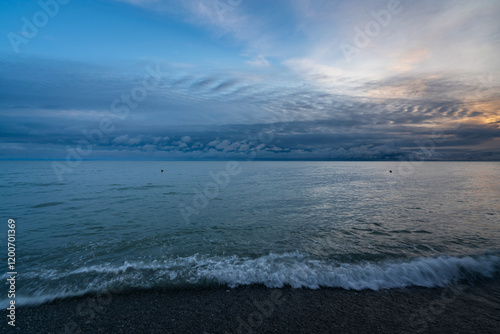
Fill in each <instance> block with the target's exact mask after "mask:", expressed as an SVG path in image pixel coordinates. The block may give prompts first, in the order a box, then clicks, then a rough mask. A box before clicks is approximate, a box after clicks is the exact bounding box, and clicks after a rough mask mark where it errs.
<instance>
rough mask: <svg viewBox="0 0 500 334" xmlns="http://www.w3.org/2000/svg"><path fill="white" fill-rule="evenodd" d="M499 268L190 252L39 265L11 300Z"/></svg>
mask: <svg viewBox="0 0 500 334" xmlns="http://www.w3.org/2000/svg"><path fill="white" fill-rule="evenodd" d="M499 273H500V257H499V256H496V255H483V256H466V257H451V256H440V257H435V258H416V259H413V260H408V261H383V262H364V263H357V264H353V263H338V262H335V261H326V260H315V259H312V258H310V257H308V256H307V255H305V254H301V253H299V252H293V253H285V254H273V253H272V254H269V255H266V256H262V257H259V258H256V259H249V258H241V257H237V256H232V257H204V256H199V255H194V256H190V257H184V258H176V259H165V260H161V261H160V260H155V261H150V262H146V261H137V262H132V261H130V262H129V261H126V262H124V263H123V264H121V265H111V264H102V265H93V266H88V267H81V268H78V269H74V270H68V271H61V272H58V271H54V270H47V271H43V270H39V271H36V272H31V273H26V275H25V279H26V280H27V281H28V282H29V281H32V282H33V288H32V293H28V294H29V296H27V295H24V294H23V293H22V292H21V291H19V293H20V294H18V297H17V298H16V301H17V304H21V305H23V304H24V305H26V304H40V303H43V302H46V301H50V300H53V299H56V298H63V297H69V296H78V295H82V294H85V293H88V292H99V291H101V292H102V291H106V290H107V289H109V288H110V287H111V288H112V287H116V286H121V287H125V288H155V287H173V288H175V287H179V286H186V285H199V286H204V285H215V284H221V285H227V286H229V287H231V288H234V287H237V286H241V285H251V284H263V285H265V286H267V287H269V288H281V287H284V286H286V285H289V286H291V287H293V288H310V289H318V288H321V287H335V288H343V289H348V290H363V289H370V290H379V289H390V288H402V287H408V286H420V287H442V286H445V285H447V284H449V283H450V282H453V281H457V280H477V279H484V278H493V277H496V276H498V274H499ZM35 281H36V282H35ZM35 283H36V289H35V288H34V286H35ZM45 283H47V284H45ZM27 290H28V289H27ZM6 303H7V300H2V301H1V302H0V305H1V307H3V306H4V305H7V304H6Z"/></svg>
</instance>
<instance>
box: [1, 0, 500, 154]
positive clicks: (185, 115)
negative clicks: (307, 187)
mask: <svg viewBox="0 0 500 334" xmlns="http://www.w3.org/2000/svg"><path fill="white" fill-rule="evenodd" d="M499 17H500V1H498V0H478V1H469V0H454V1H452V0H443V1H439V2H438V1H434V0H432V1H431V0H421V1H412V0H401V1H397V0H384V1H378V0H370V1H368V0H360V1H352V0H349V1H347V0H274V1H268V0H267V1H263V0H95V1H83V0H69V1H68V0H41V1H21V0H18V1H3V0H2V1H0V159H2V160H12V159H14V160H15V159H48V160H51V159H54V160H59V159H60V160H66V161H67V162H68V163H70V162H71V161H75V160H82V159H83V160H86V159H89V160H93V159H96V160H101V159H102V160H169V159H175V160H212V159H220V160H229V159H241V160H244V159H246V160H253V159H257V160H268V159H273V160H274V159H276V160H297V159H298V160H414V161H421V160H500V89H499V88H500V61H499V56H500V20H499V19H498V18H499Z"/></svg>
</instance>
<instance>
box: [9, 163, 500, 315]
mask: <svg viewBox="0 0 500 334" xmlns="http://www.w3.org/2000/svg"><path fill="white" fill-rule="evenodd" d="M407 167H408V166H402V165H401V163H398V162H238V163H229V164H228V162H82V163H81V164H80V165H79V166H77V167H76V168H74V169H72V170H71V171H70V172H68V173H65V174H64V175H63V180H62V181H60V180H58V178H57V176H56V174H55V172H54V170H53V168H52V163H51V162H39V161H36V162H17V161H15V162H10V161H9V162H6V161H3V162H0V195H1V205H0V217H1V219H2V222H1V224H0V233H1V234H0V236H1V238H2V239H3V240H2V241H1V242H0V244H1V245H2V247H1V248H0V252H1V256H0V259H1V260H2V263H3V264H2V266H1V268H3V269H2V271H1V272H0V278H1V279H2V281H5V278H6V277H7V274H6V272H7V271H8V268H7V221H8V219H9V218H13V219H15V221H16V260H17V263H16V271H17V272H18V277H17V281H16V284H17V286H16V288H17V294H16V302H17V303H19V304H23V303H24V304H28V303H40V302H43V301H46V300H51V299H53V298H57V297H63V296H73V295H80V294H83V293H85V292H96V291H105V290H106V289H112V288H158V287H162V288H163V287H168V288H172V289H176V288H186V287H192V286H207V287H208V286H214V285H225V286H229V287H235V286H238V285H248V284H264V285H266V286H268V287H282V286H286V285H291V286H292V287H307V288H321V287H339V288H345V289H358V290H359V289H384V288H395V287H404V286H412V285H414V286H425V287H434V286H444V285H446V284H448V283H450V282H452V281H456V280H464V281H474V282H478V281H481V280H484V279H498V278H499V276H500V210H499V209H500V200H499V198H500V163H498V162H424V163H420V164H418V165H415V166H414V168H411V169H408V168H407ZM161 170H163V173H162V172H161ZM389 170H392V171H393V173H390V172H389ZM7 301H8V300H7V296H6V294H2V295H1V296H0V304H1V306H2V307H3V306H4V305H7V304H6V303H7Z"/></svg>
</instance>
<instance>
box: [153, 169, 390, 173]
mask: <svg viewBox="0 0 500 334" xmlns="http://www.w3.org/2000/svg"><path fill="white" fill-rule="evenodd" d="M162 172H163V171H162ZM389 173H392V170H390V171H389Z"/></svg>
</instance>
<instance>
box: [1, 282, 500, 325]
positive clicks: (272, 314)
mask: <svg viewBox="0 0 500 334" xmlns="http://www.w3.org/2000/svg"><path fill="white" fill-rule="evenodd" d="M1 313H2V324H1V325H0V329H1V332H2V333H17V332H19V333H52V334H55V333H71V334H77V333H137V332H138V331H144V332H146V333H205V334H213V333H471V332H478V333H497V332H499V331H500V280H498V279H496V280H489V281H485V282H483V283H480V284H475V285H465V284H455V285H452V286H449V287H445V288H421V287H410V288H395V289H388V290H380V291H372V290H363V291H353V290H344V289H338V288H323V289H318V290H310V289H293V288H289V287H287V288H282V289H270V288H266V287H264V286H260V285H259V286H256V285H254V286H243V287H238V288H235V289H229V288H226V287H219V288H210V289H206V288H205V289H203V288H192V289H180V290H132V291H124V292H121V293H108V294H103V295H85V296H82V297H74V298H66V299H60V300H55V301H52V302H49V303H45V304H41V305H38V306H21V307H19V308H17V309H16V326H15V327H12V326H9V325H7V321H6V319H7V317H6V314H7V312H6V310H2V312H1Z"/></svg>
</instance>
